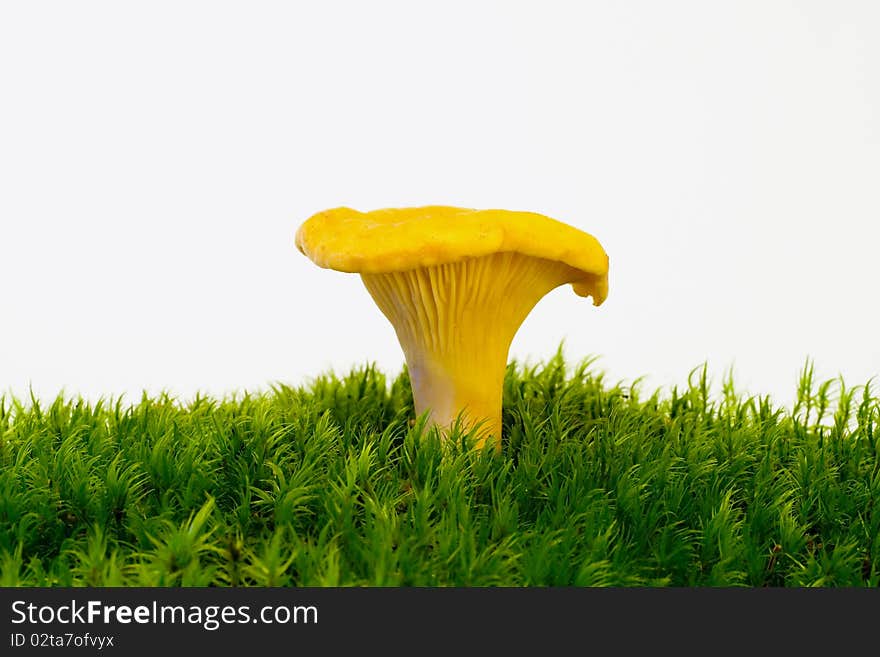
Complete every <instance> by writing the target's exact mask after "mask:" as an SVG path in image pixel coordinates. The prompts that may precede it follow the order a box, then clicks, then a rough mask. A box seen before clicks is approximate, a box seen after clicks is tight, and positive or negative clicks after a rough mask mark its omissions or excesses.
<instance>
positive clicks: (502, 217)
mask: <svg viewBox="0 0 880 657" xmlns="http://www.w3.org/2000/svg"><path fill="white" fill-rule="evenodd" d="M296 245H297V247H298V248H299V250H300V251H302V252H303V253H304V254H305V255H307V256H308V257H309V258H311V259H312V260H313V261H314V262H315V263H316V264H317V265H319V266H321V267H326V268H329V269H335V270H338V271H344V272H354V273H359V274H360V275H361V278H362V279H363V281H364V285H366V288H367V290H368V291H369V292H370V294H371V295H372V297H373V299H374V300H375V301H376V304H377V305H378V306H379V308H380V309H381V310H382V312H383V313H384V314H385V316H386V317H387V318H388V319H389V321H390V322H391V324H392V325H393V326H394V330H395V331H396V332H397V337H398V339H399V340H400V345H401V347H402V348H403V352H404V355H405V356H406V362H407V367H408V369H409V375H410V380H411V382H412V389H413V400H414V402H415V410H416V413H417V414H422V413H424V412H428V414H429V417H430V420H431V421H432V422H434V423H436V424H438V425H440V426H442V427H448V426H449V425H451V424H452V423H453V422H454V421H455V420H456V418H457V417H458V416H459V414H461V415H462V417H463V418H464V419H465V420H466V421H467V422H469V423H471V424H473V423H480V424H479V428H478V429H477V431H478V433H477V435H478V444H479V445H482V444H483V443H484V442H485V441H486V440H487V439H490V440H492V441H493V443H494V445H495V446H496V448H500V446H501V396H502V386H503V382H504V372H505V369H506V366H507V355H508V351H509V349H510V343H511V342H512V340H513V336H514V334H515V333H516V331H517V329H519V326H520V324H522V322H523V320H524V319H525V318H526V316H527V315H528V314H529V312H530V311H531V310H532V308H533V307H534V306H535V304H536V303H538V301H539V300H540V299H541V298H542V297H543V296H544V295H545V294H547V293H548V292H550V290H552V289H554V288H556V287H558V286H560V285H563V284H565V283H571V285H572V288H573V289H574V291H575V293H576V294H578V295H580V296H582V297H586V296H590V297H592V298H593V303H594V305H597V306H598V305H599V304H601V303H602V302H603V301H604V300H605V296H606V295H607V293H608V278H607V274H608V256H607V255H606V254H605V251H604V250H603V248H602V246H601V245H600V244H599V242H598V241H597V240H596V239H595V238H594V237H593V236H592V235H589V234H587V233H585V232H583V231H580V230H578V229H576V228H574V227H572V226H569V225H567V224H564V223H561V222H559V221H556V220H554V219H551V218H549V217H545V216H543V215H540V214H534V213H531V212H512V211H508V210H470V209H464V208H454V207H444V206H429V207H420V208H393V209H385V210H375V211H373V212H358V211H356V210H352V209H350V208H335V209H332V210H326V211H324V212H319V213H318V214H316V215H314V216H312V217H311V218H309V219H308V220H307V221H305V223H303V224H302V226H300V228H299V230H298V231H297V234H296Z"/></svg>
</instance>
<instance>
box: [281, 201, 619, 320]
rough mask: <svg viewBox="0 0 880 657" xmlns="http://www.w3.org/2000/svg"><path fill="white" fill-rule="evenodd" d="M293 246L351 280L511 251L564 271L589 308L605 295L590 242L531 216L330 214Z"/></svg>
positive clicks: (597, 248)
mask: <svg viewBox="0 0 880 657" xmlns="http://www.w3.org/2000/svg"><path fill="white" fill-rule="evenodd" d="M296 246H297V248H298V249H299V250H300V251H301V252H302V253H303V254H305V255H306V256H308V257H309V258H310V259H311V260H312V261H314V263H315V264H317V265H318V266H320V267H324V268H327V269H335V270H337V271H343V272H351V273H359V274H382V273H390V272H398V271H407V270H411V269H417V268H419V267H431V266H434V265H443V264H448V263H452V262H457V261H459V260H463V259H465V258H475V257H479V256H485V255H489V254H492V253H503V252H515V253H521V254H523V255H527V256H532V257H535V258H543V259H546V260H550V261H553V262H561V263H563V264H565V265H568V266H569V267H570V268H571V269H572V272H571V280H570V281H568V282H570V283H571V285H572V288H573V289H574V291H575V293H576V294H578V295H580V296H592V297H593V303H594V304H595V305H597V306H598V305H599V304H600V303H602V302H603V301H604V300H605V297H606V295H607V294H608V255H607V254H606V253H605V250H604V249H603V248H602V246H601V245H600V244H599V242H598V240H597V239H596V238H595V237H593V236H592V235H590V234H589V233H585V232H584V231H582V230H578V229H577V228H574V227H573V226H569V225H568V224H565V223H562V222H561V221H557V220H555V219H551V218H550V217H547V216H545V215H542V214H537V213H534V212H517V211H512V210H473V209H469V208H456V207H449V206H425V207H414V208H387V209H382V210H373V211H372V212H358V211H357V210H353V209H351V208H346V207H341V208H333V209H330V210H324V211H323V212H318V213H317V214H315V215H313V216H311V217H310V218H309V219H307V220H306V221H305V222H304V223H303V224H302V225H301V226H300V227H299V230H298V231H297V233H296Z"/></svg>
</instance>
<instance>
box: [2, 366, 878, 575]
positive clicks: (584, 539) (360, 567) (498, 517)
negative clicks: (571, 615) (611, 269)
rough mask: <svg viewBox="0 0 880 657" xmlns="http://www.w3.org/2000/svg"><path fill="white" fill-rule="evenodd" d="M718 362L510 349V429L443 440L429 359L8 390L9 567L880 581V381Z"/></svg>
mask: <svg viewBox="0 0 880 657" xmlns="http://www.w3.org/2000/svg"><path fill="white" fill-rule="evenodd" d="M709 388H710V385H709V382H708V381H707V375H706V370H705V368H702V369H699V370H695V371H694V372H693V373H692V376H691V380H690V382H689V385H688V386H687V388H686V389H684V390H673V391H672V392H671V393H669V394H665V395H664V394H662V393H660V392H655V393H654V394H652V395H650V396H647V397H643V396H642V395H640V394H639V390H638V388H637V387H625V386H622V385H610V384H607V383H606V382H605V381H604V379H603V376H602V375H601V374H599V373H596V372H594V371H593V369H592V368H591V365H590V362H584V363H582V364H581V365H580V366H579V367H577V368H574V369H573V370H571V369H567V368H566V367H565V364H564V363H563V362H562V359H561V358H560V357H558V356H557V357H556V358H554V359H553V360H551V361H550V362H549V363H547V364H544V365H541V366H538V367H530V368H523V367H519V366H517V365H515V364H514V365H511V366H510V367H509V368H508V372H507V378H506V381H505V389H504V397H505V399H504V418H503V420H504V431H505V438H504V450H503V455H502V456H500V457H498V456H495V455H494V454H493V453H491V451H489V452H486V453H476V452H474V451H473V450H471V449H468V447H467V444H468V441H469V439H470V436H468V435H467V434H466V433H462V432H460V431H456V432H454V435H453V440H452V444H451V446H450V445H447V446H446V447H444V446H443V445H442V444H441V442H440V441H439V439H438V436H437V434H436V432H435V431H433V430H428V431H426V430H425V429H424V427H423V425H422V423H421V422H414V420H415V418H413V417H412V399H411V395H410V390H409V382H408V380H407V377H406V372H403V373H402V374H401V375H399V376H398V377H396V378H395V379H394V380H393V381H392V382H390V384H389V383H388V382H387V381H386V379H385V377H384V376H383V374H382V373H381V372H379V371H377V370H376V369H375V368H373V367H364V368H360V369H357V370H355V371H353V372H352V373H351V374H349V375H348V376H346V377H344V378H337V377H336V376H333V375H325V376H322V377H319V378H318V379H316V380H314V381H313V382H311V383H310V384H309V385H306V386H303V387H300V388H293V387H287V386H281V385H279V386H276V387H274V388H272V389H271V390H270V391H268V392H265V393H263V394H252V395H245V396H243V397H239V398H233V399H225V400H215V399H208V398H203V397H200V398H197V399H195V400H194V401H192V402H190V403H187V404H183V403H180V402H178V401H176V400H175V399H173V398H171V397H169V396H167V395H162V396H159V397H155V398H149V397H146V396H145V397H144V398H142V399H141V400H140V402H138V403H134V404H124V403H123V402H122V400H115V401H109V402H108V401H103V402H98V403H94V404H90V403H87V402H86V401H83V400H79V399H65V398H58V399H56V400H55V401H54V402H53V403H52V404H51V405H49V406H48V407H44V406H43V405H41V404H40V403H39V402H38V401H37V400H31V401H30V403H29V404H27V405H25V404H22V403H20V402H19V401H17V400H10V399H6V400H3V402H2V404H0V584H2V585H6V586H58V585H78V586H79V585H86V586H179V585H183V586H187V585H196V586H199V585H218V586H249V585H250V586H252V585H257V586H264V585H273V586H286V585H317V586H325V585H375V586H399V585H464V586H471V585H512V586H520V585H551V586H568V585H576V586H603V585H617V586H634V585H651V586H657V585H675V586H730V585H745V586H788V585H794V586H813V585H815V586H862V585H869V586H877V585H878V584H880V503H878V502H880V459H878V448H880V433H878V431H877V424H878V420H880V400H878V398H877V397H874V396H873V395H872V393H871V391H870V388H869V387H868V386H863V387H859V388H855V389H847V388H845V387H844V386H843V384H842V382H839V381H838V382H823V383H821V384H818V383H816V382H815V381H814V380H813V373H812V368H811V367H809V366H808V367H806V368H805V370H804V373H803V376H802V377H801V381H800V383H799V389H798V401H797V403H796V404H795V406H794V408H792V409H791V410H790V411H783V410H781V409H778V408H776V407H774V405H773V404H772V403H771V401H770V400H769V399H767V398H754V397H744V396H741V395H738V394H737V393H736V392H735V390H734V388H733V384H732V382H731V381H729V380H728V381H725V382H724V385H723V388H722V393H721V395H720V396H719V398H718V399H715V398H713V397H712V395H711V394H710V391H709Z"/></svg>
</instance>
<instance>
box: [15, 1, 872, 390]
mask: <svg viewBox="0 0 880 657" xmlns="http://www.w3.org/2000/svg"><path fill="white" fill-rule="evenodd" d="M423 204H447V205H459V206H465V207H478V208H485V207H497V208H508V209H519V210H531V211H536V212H541V213H544V214H548V215H550V216H552V217H554V218H557V219H560V220H562V221H565V222H567V223H570V224H573V225H575V226H577V227H579V228H581V229H583V230H586V231H588V232H590V233H592V234H594V235H595V236H596V237H598V238H599V240H600V241H601V242H602V244H603V245H604V246H605V248H606V250H607V251H608V253H609V255H610V258H611V278H610V280H611V288H610V296H609V298H608V300H607V302H606V303H605V305H603V306H602V307H600V308H594V307H593V306H592V305H591V304H590V302H589V301H588V300H583V299H580V298H578V297H576V296H575V295H574V294H572V292H571V290H570V288H568V287H565V288H560V289H558V290H556V291H554V292H553V293H551V294H550V295H549V296H548V297H546V298H545V299H544V300H543V301H542V302H541V303H540V304H539V305H538V307H537V308H536V309H535V310H534V312H533V313H532V315H531V316H530V317H529V318H528V319H527V321H526V323H525V324H524V325H523V327H522V329H521V330H520V333H519V334H518V335H517V338H516V339H515V341H514V344H513V348H512V351H511V355H512V357H515V358H518V359H520V360H529V361H531V362H537V361H540V360H543V359H546V358H548V357H549V356H551V355H552V354H553V352H554V351H555V349H556V347H557V345H558V344H559V342H560V341H561V340H563V339H564V340H565V353H566V354H567V355H568V356H569V357H570V358H571V359H573V360H577V359H579V358H581V357H583V356H586V355H590V354H593V355H598V356H600V359H599V361H598V366H599V368H601V369H604V371H605V372H606V373H607V375H608V376H609V378H610V379H611V380H613V381H617V380H624V381H631V380H632V379H634V378H636V377H639V376H642V375H647V381H648V383H649V387H654V386H667V385H671V384H681V383H682V382H684V381H685V380H686V377H687V373H688V371H689V370H690V369H692V368H693V367H695V366H698V365H700V364H701V363H702V362H704V361H706V362H708V364H709V368H710V373H712V374H713V375H714V376H715V379H716V381H717V380H718V379H720V378H721V377H722V376H723V374H724V372H725V370H726V368H729V367H731V366H733V368H734V374H735V376H736V380H737V381H738V383H739V384H740V387H741V388H742V389H743V390H745V391H747V392H749V393H753V394H756V393H760V394H764V393H771V394H773V395H775V396H776V397H777V398H778V400H779V401H786V400H789V399H791V397H792V396H793V391H794V386H795V381H796V378H797V374H798V371H799V370H800V368H801V366H802V365H803V363H804V360H805V359H806V358H807V357H808V356H809V357H812V358H813V359H815V363H816V368H817V371H818V373H819V374H820V375H821V376H823V377H833V376H836V375H838V374H842V375H844V377H845V378H846V380H847V382H848V383H849V384H852V385H856V384H862V383H865V381H867V380H868V378H869V377H871V376H876V375H878V374H880V342H878V336H880V303H878V299H877V289H878V286H880V266H878V253H880V228H878V225H880V3H878V2H873V1H871V0H866V1H864V2H837V1H835V2H779V1H768V0H761V1H756V2H705V1H695V2H678V1H672V2H670V1H665V2H648V1H646V2H617V1H615V2H567V3H566V2H549V1H546V0H542V1H540V2H539V1H534V2H485V1H474V0H469V1H467V2H451V1H449V0H446V1H443V2H387V1H380V2H376V1H372V2H354V1H352V2H299V3H297V2H277V3H273V2H236V3H233V2H192V1H187V0H173V1H171V2H165V1H159V0H151V1H150V2H89V1H78V2H42V1H36V0H32V1H21V2H6V1H3V0H0V280H2V311H0V313H2V314H0V390H2V391H5V392H6V393H10V392H11V393H13V394H16V395H24V396H26V395H27V394H28V390H29V387H31V386H32V389H33V391H34V393H35V394H36V395H37V396H38V397H43V398H50V397H52V396H54V395H55V394H56V393H57V392H58V391H59V390H62V389H63V390H65V391H66V392H67V393H69V394H82V395H85V396H87V397H90V398H93V399H94V398H98V397H100V396H102V395H117V394H120V393H125V394H126V398H127V399H130V400H131V399H136V398H137V397H139V394H140V392H141V391H142V390H143V389H147V390H149V391H151V392H155V391H159V390H162V389H165V390H169V391H171V392H172V393H174V394H177V395H180V396H182V397H189V396H191V395H192V394H194V393H195V391H197V390H200V391H203V392H210V393H214V394H231V393H233V392H235V391H239V390H242V389H249V390H259V389H265V388H266V387H267V386H268V385H269V384H270V383H272V382H274V381H283V382H287V383H292V384H299V383H303V382H305V381H306V380H307V379H308V377H311V376H314V375H317V374H319V373H321V372H323V371H325V370H327V369H328V368H334V369H336V370H337V371H339V372H345V371H347V370H348V369H349V368H350V367H351V366H352V365H355V364H360V363H364V362H366V361H375V362H376V363H378V365H379V366H380V367H381V368H383V369H385V370H387V371H389V372H393V373H396V372H397V371H398V369H399V367H400V365H401V364H402V362H403V360H402V355H401V352H400V349H399V346H398V344H397V341H396V338H395V336H394V333H393V331H392V329H391V327H390V325H389V324H388V323H387V321H386V320H385V318H384V317H383V316H382V315H381V314H380V313H379V311H378V309H377V308H376V307H375V306H374V305H373V302H372V300H371V299H370V298H369V296H368V295H367V293H366V291H365V290H364V288H363V286H362V284H361V282H360V280H359V278H358V277H357V276H356V275H348V274H341V273H337V272H332V271H329V270H323V269H320V268H318V267H316V266H315V265H313V264H312V263H311V262H310V261H309V260H307V259H306V258H305V257H303V256H302V255H301V254H300V253H299V252H297V251H296V249H295V247H294V245H293V236H294V233H295V231H296V228H297V227H298V225H299V224H300V223H301V222H302V221H303V220H305V219H306V218H307V217H308V216H310V215H311V214H312V213H314V212H316V211H319V210H322V209H325V208H328V207H335V206H339V205H349V206H351V207H355V208H358V209H361V210H368V209H374V208H379V207H389V206H408V205H423Z"/></svg>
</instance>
